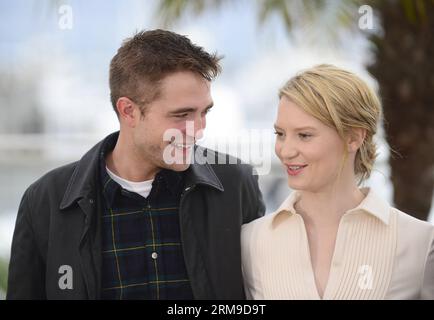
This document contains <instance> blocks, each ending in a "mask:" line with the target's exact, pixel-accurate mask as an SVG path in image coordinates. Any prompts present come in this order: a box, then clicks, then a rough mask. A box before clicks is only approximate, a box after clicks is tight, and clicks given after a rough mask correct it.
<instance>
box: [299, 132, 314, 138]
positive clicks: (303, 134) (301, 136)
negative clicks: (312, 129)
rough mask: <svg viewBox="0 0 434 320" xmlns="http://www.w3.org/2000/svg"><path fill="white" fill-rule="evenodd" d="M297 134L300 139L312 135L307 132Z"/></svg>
mask: <svg viewBox="0 0 434 320" xmlns="http://www.w3.org/2000/svg"><path fill="white" fill-rule="evenodd" d="M298 136H299V137H300V138H301V139H308V138H310V137H312V135H311V134H309V133H299V134H298Z"/></svg>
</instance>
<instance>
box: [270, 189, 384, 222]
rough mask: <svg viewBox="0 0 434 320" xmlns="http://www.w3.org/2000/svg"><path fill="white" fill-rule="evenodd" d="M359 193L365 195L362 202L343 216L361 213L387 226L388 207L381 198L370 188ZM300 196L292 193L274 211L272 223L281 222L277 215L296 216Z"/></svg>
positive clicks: (295, 192)
mask: <svg viewBox="0 0 434 320" xmlns="http://www.w3.org/2000/svg"><path fill="white" fill-rule="evenodd" d="M361 191H362V192H363V193H364V194H365V195H366V197H365V198H364V199H363V200H362V202H361V203H360V204H359V205H358V206H357V207H355V208H353V209H351V210H348V211H347V212H345V215H348V214H355V213H362V214H368V215H371V216H373V217H375V218H377V219H379V220H381V221H382V222H383V223H384V224H386V225H388V224H389V216H390V205H389V204H388V203H387V202H386V201H385V200H383V199H382V198H381V197H379V196H377V195H376V194H375V192H374V191H372V189H370V188H362V189H361ZM299 197H300V194H299V193H298V192H297V191H294V192H292V193H291V194H290V195H289V197H288V198H286V199H285V201H284V202H283V203H282V204H281V205H280V207H279V208H278V209H277V210H276V211H275V213H274V217H273V223H274V222H278V221H281V220H278V219H276V217H277V216H278V215H280V214H281V213H284V212H286V213H287V214H289V215H294V214H297V213H296V211H295V209H294V205H295V203H296V202H297V201H298V199H299Z"/></svg>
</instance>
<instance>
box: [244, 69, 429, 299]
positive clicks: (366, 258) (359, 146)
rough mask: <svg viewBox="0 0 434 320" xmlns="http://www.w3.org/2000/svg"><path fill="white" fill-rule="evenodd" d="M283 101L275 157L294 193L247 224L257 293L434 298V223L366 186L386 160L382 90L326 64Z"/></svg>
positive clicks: (248, 275)
mask: <svg viewBox="0 0 434 320" xmlns="http://www.w3.org/2000/svg"><path fill="white" fill-rule="evenodd" d="M279 97H280V103H279V107H278V115H277V120H276V123H275V130H276V145H275V152H276V154H277V156H278V157H279V159H280V161H281V162H282V164H283V166H284V168H285V171H286V172H287V178H288V185H289V187H290V188H291V189H293V190H294V191H293V192H292V193H291V194H290V195H289V197H288V198H287V199H286V200H285V201H284V202H283V203H282V205H281V206H280V208H279V209H278V210H277V211H275V212H274V213H272V214H269V215H266V216H264V217H263V218H260V219H258V220H255V221H253V222H251V223H249V224H246V225H244V226H243V229H242V258H243V273H244V279H245V289H246V294H247V297H248V298H251V299H434V243H433V241H434V226H433V225H431V224H429V223H427V222H424V221H420V220H417V219H415V218H413V217H411V216H409V215H408V214H406V213H404V212H401V211H399V210H397V209H395V208H393V207H391V206H390V205H389V204H388V203H387V202H386V201H385V200H383V199H381V197H379V196H378V195H376V194H375V192H374V191H373V190H370V189H369V188H360V187H359V185H360V182H363V180H365V179H366V178H368V177H369V175H370V173H371V170H372V166H373V164H374V160H375V157H376V148H375V144H374V142H373V136H374V135H375V133H376V129H377V125H378V122H379V119H380V117H381V105H380V102H379V99H378V98H377V96H376V95H375V93H374V92H373V91H372V90H371V89H370V88H369V87H368V86H367V85H366V84H365V83H364V82H363V81H362V80H361V79H360V78H359V77H357V76H356V75H354V74H352V73H350V72H347V71H345V70H342V69H339V68H336V67H334V66H330V65H320V66H317V67H314V68H312V69H309V70H306V71H304V72H302V73H300V74H298V75H297V76H295V77H294V78H292V79H290V80H289V81H288V82H287V83H286V85H285V86H284V87H283V88H282V89H281V90H280V93H279ZM415 170H417V168H415Z"/></svg>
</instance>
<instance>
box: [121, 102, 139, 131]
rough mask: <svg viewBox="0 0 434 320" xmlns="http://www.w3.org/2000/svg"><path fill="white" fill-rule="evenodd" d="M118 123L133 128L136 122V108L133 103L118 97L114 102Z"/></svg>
mask: <svg viewBox="0 0 434 320" xmlns="http://www.w3.org/2000/svg"><path fill="white" fill-rule="evenodd" d="M116 109H117V110H118V115H119V121H120V122H121V123H124V124H126V125H127V126H129V127H134V126H135V124H136V122H137V110H136V109H137V108H136V106H135V104H134V102H133V101H131V100H130V99H129V98H127V97H120V98H119V99H118V101H117V102H116Z"/></svg>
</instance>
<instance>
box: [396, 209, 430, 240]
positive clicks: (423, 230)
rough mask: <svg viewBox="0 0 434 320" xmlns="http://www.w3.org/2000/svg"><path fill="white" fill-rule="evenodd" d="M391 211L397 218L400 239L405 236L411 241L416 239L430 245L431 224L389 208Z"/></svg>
mask: <svg viewBox="0 0 434 320" xmlns="http://www.w3.org/2000/svg"><path fill="white" fill-rule="evenodd" d="M391 211H392V212H393V213H394V214H395V215H396V217H397V223H398V229H399V230H400V231H401V232H400V235H401V237H403V236H407V237H409V238H411V239H412V241H415V240H417V239H418V240H420V241H423V242H428V243H430V244H431V243H432V242H433V241H434V225H433V224H432V223H430V222H427V221H424V220H420V219H418V218H415V217H413V216H411V215H409V214H407V213H405V212H403V211H401V210H399V209H397V208H394V207H391Z"/></svg>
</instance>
